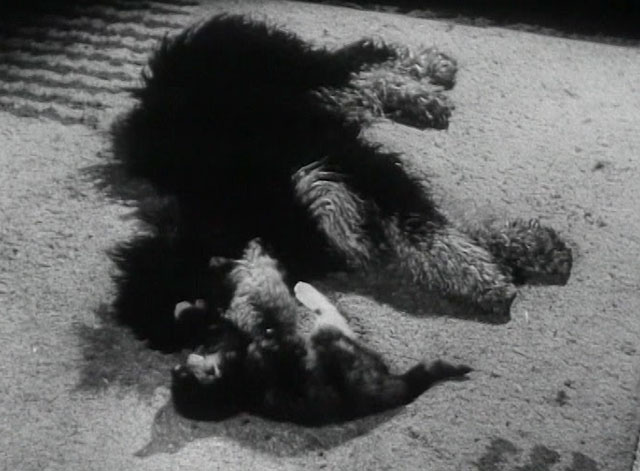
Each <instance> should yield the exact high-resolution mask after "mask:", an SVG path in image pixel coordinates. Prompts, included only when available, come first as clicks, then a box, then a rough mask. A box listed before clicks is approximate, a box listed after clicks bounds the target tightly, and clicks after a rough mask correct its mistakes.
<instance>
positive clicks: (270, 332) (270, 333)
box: [264, 327, 276, 338]
mask: <svg viewBox="0 0 640 471" xmlns="http://www.w3.org/2000/svg"><path fill="white" fill-rule="evenodd" d="M275 334H276V331H275V329H272V328H271V327H269V328H268V329H266V330H265V331H264V335H265V337H267V338H271V337H273V336H274V335H275Z"/></svg>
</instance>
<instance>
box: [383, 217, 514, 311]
mask: <svg viewBox="0 0 640 471" xmlns="http://www.w3.org/2000/svg"><path fill="white" fill-rule="evenodd" d="M384 230H385V231H386V234H387V239H388V241H389V242H388V243H389V250H390V251H391V253H392V262H391V268H392V270H394V271H397V272H400V273H402V274H405V275H409V277H410V279H411V280H412V281H413V282H416V283H419V284H422V285H424V286H425V287H426V288H427V289H429V290H432V291H434V292H437V293H441V294H443V295H445V296H447V297H451V298H454V299H455V298H457V299H461V300H464V301H467V302H470V303H472V304H474V305H477V306H479V307H480V308H481V309H482V310H483V311H485V312H487V313H490V314H495V315H499V316H501V317H508V316H509V311H510V307H511V304H512V303H513V300H514V299H515V296H516V288H515V286H514V285H513V283H512V282H511V278H510V276H509V275H508V274H507V273H505V272H504V271H503V270H502V268H501V267H500V266H499V264H497V263H496V261H495V259H494V257H493V256H492V255H491V254H490V253H489V252H488V251H487V250H486V249H484V248H483V247H480V246H479V245H477V244H476V243H475V241H473V240H472V239H471V238H470V237H468V236H467V235H465V234H463V233H462V232H460V231H458V230H457V229H455V228H453V227H451V226H449V225H444V226H434V227H431V228H429V227H427V228H426V229H424V230H423V233H422V234H413V233H412V234H407V233H406V232H405V231H402V230H400V228H399V225H398V223H397V221H395V222H393V221H392V222H389V223H387V224H385V225H384Z"/></svg>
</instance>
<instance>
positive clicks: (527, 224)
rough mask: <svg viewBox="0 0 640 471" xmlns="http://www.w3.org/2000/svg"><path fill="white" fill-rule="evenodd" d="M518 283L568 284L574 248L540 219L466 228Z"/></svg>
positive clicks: (493, 223)
mask: <svg viewBox="0 0 640 471" xmlns="http://www.w3.org/2000/svg"><path fill="white" fill-rule="evenodd" d="M465 232H467V233H468V234H469V235H470V236H471V237H473V238H474V239H475V240H476V241H477V242H478V244H479V245H481V246H483V247H485V248H486V249H487V250H488V251H489V252H491V254H492V255H493V257H494V258H495V259H496V260H497V261H498V263H500V265H502V266H503V267H504V268H505V269H506V270H508V271H510V273H511V275H512V277H513V280H514V282H515V283H518V284H524V283H527V284H545V285H554V284H555V285H564V284H566V283H567V281H568V280H569V277H570V276H571V268H572V265H573V255H572V251H571V247H569V246H568V245H567V243H566V242H565V241H564V240H562V239H561V238H560V236H559V235H558V233H557V232H556V231H555V230H554V229H552V228H551V227H548V226H544V225H542V224H540V222H539V221H538V220H536V219H532V220H524V219H516V220H511V221H506V222H492V223H487V224H482V225H480V224H479V225H475V226H472V227H469V228H467V227H465Z"/></svg>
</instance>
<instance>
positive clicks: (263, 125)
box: [114, 16, 571, 349]
mask: <svg viewBox="0 0 640 471" xmlns="http://www.w3.org/2000/svg"><path fill="white" fill-rule="evenodd" d="M455 72H456V63H455V61H454V60H453V59H451V58H449V57H448V56H446V55H445V54H442V53H440V52H438V51H437V50H435V49H433V48H428V49H423V50H421V51H417V52H414V51H411V50H409V49H407V48H401V47H393V46H390V45H388V44H386V43H384V42H382V41H373V40H362V41H359V42H356V43H353V44H350V45H348V46H346V47H343V48H341V49H337V50H328V49H322V48H313V47H311V46H310V45H308V44H306V43H305V42H303V41H302V40H301V39H299V38H298V37H296V36H294V35H293V34H290V33H287V32H285V31H282V30H279V29H276V28H273V27H272V26H270V25H267V24H264V23H259V22H254V21H251V20H249V19H247V18H243V17H238V16H218V17H214V18H212V19H210V20H208V21H207V22H205V23H203V24H200V25H197V26H195V27H193V28H190V29H188V30H186V31H184V32H182V33H180V34H178V35H177V36H175V37H173V38H170V39H166V40H164V41H163V42H162V44H161V46H160V48H159V49H158V50H157V51H156V52H155V54H154V55H153V57H152V58H151V61H150V63H149V66H148V68H147V69H146V70H145V72H144V77H143V78H144V86H143V87H142V88H140V89H139V90H138V91H137V92H136V94H135V95H136V98H137V104H136V105H135V107H134V108H133V109H132V110H131V111H130V112H129V113H128V114H127V115H126V116H125V117H123V118H122V119H121V120H120V121H119V122H117V124H116V125H115V127H114V142H115V146H114V148H115V155H116V158H117V159H119V161H120V162H121V163H122V164H123V165H124V166H125V168H126V169H127V171H128V172H129V174H131V175H133V176H136V177H142V178H144V179H147V180H148V181H150V182H151V183H152V185H153V186H154V188H155V189H156V190H157V191H158V193H159V194H160V195H163V196H165V197H166V198H165V199H164V200H163V201H166V202H167V204H166V205H164V206H161V207H160V210H159V211H147V212H143V216H142V217H143V219H144V220H145V221H146V222H149V223H150V225H151V227H152V228H153V231H152V234H151V235H149V236H147V237H146V238H141V239H138V240H137V241H134V242H133V243H132V244H130V245H128V246H124V247H121V248H120V249H119V251H118V253H117V260H118V263H119V266H120V268H121V271H122V275H121V276H120V278H119V294H118V299H117V300H116V303H115V307H116V309H117V311H118V312H119V313H120V315H121V317H122V318H123V319H124V320H125V321H126V322H128V323H129V324H131V325H133V326H134V328H135V329H136V331H137V332H138V333H139V334H140V335H141V336H143V337H145V338H147V339H149V340H150V341H151V343H152V345H154V346H158V347H161V348H165V349H175V348H177V347H179V346H182V345H184V344H185V343H189V342H193V343H198V341H199V339H198V335H197V333H198V332H201V331H202V330H201V329H198V328H196V329H187V330H181V328H180V326H175V325H173V316H172V312H173V306H174V305H175V304H176V303H177V302H178V301H181V300H184V299H196V298H205V299H206V301H207V304H208V305H211V306H219V307H222V308H224V307H225V306H226V304H228V302H229V300H230V296H231V295H230V293H229V292H228V291H225V290H222V289H212V286H214V285H216V282H215V280H213V279H212V278H215V277H219V276H222V277H224V275H225V273H224V270H221V273H216V271H215V270H214V271H213V272H212V271H211V270H209V269H208V266H207V265H208V260H209V259H210V258H211V257H215V256H218V257H230V258H239V257H240V254H241V253H242V250H243V249H244V247H245V245H246V243H247V241H249V240H251V239H254V238H256V237H259V238H261V240H262V241H263V242H264V244H265V246H267V247H269V250H270V252H271V253H272V254H273V255H274V257H275V258H276V259H277V260H279V262H280V263H281V264H282V265H283V266H284V267H285V268H286V270H287V271H288V272H289V274H290V275H291V277H292V279H293V280H296V279H301V278H312V277H314V276H318V275H321V274H324V273H327V272H329V271H331V270H337V269H339V270H352V272H353V273H361V274H370V273H375V272H380V273H386V274H388V276H390V277H393V278H395V279H398V280H404V281H403V282H404V283H406V284H412V285H414V286H415V289H416V290H428V291H432V292H436V293H439V294H441V295H443V296H445V297H448V298H451V299H458V300H462V301H465V302H468V303H471V304H473V305H475V306H477V307H478V308H479V309H480V310H481V311H485V312H489V313H494V314H498V315H501V316H507V317H508V315H509V310H510V305H511V303H512V301H513V299H514V297H515V294H516V289H515V286H514V283H520V282H527V281H529V280H530V279H532V278H535V277H540V278H542V279H545V278H546V279H547V280H549V279H553V281H552V282H559V283H564V282H566V280H567V278H568V276H569V272H570V269H571V251H570V249H569V248H568V247H567V246H566V244H565V243H564V242H563V241H562V240H560V238H559V237H558V236H557V234H556V233H555V232H554V231H553V230H552V229H550V228H547V227H544V226H541V225H539V224H537V223H535V222H533V223H530V222H525V221H514V222H511V223H508V224H505V225H499V226H495V227H487V228H481V229H477V230H473V231H463V230H461V229H459V228H456V227H454V226H453V225H452V224H451V223H450V222H449V221H448V220H447V218H446V217H445V216H444V215H443V214H442V213H441V211H439V210H438V208H437V207H436V206H435V204H434V202H433V200H432V198H431V196H430V194H429V191H428V188H427V187H426V186H425V184H424V183H423V182H421V181H418V180H416V179H415V178H413V177H412V176H410V175H409V174H408V173H407V172H406V171H405V169H404V167H403V164H402V161H401V159H400V158H399V156H398V155H397V154H395V153H393V152H388V151H384V150H382V149H381V148H380V146H378V145H375V144H372V143H370V142H367V141H365V140H364V139H363V138H362V137H361V130H362V126H363V125H366V124H367V123H368V122H370V120H372V119H376V118H381V117H386V118H389V119H393V120H396V121H398V122H402V123H406V124H410V125H413V126H416V127H420V128H424V127H437V128H443V127H446V126H447V125H448V122H449V118H450V113H451V109H452V106H451V103H450V102H449V100H448V99H447V98H446V96H445V94H444V90H445V89H447V88H450V87H452V86H453V84H454V83H455ZM167 214H170V215H171V217H168V216H167ZM549 277H551V278H549ZM218 281H219V279H218ZM187 324H188V323H187Z"/></svg>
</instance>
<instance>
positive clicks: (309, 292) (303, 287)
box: [293, 281, 355, 338]
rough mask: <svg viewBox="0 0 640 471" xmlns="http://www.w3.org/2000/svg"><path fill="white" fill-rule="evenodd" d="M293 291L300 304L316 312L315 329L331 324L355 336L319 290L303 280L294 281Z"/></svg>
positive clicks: (338, 312) (347, 334) (345, 333)
mask: <svg viewBox="0 0 640 471" xmlns="http://www.w3.org/2000/svg"><path fill="white" fill-rule="evenodd" d="M293 291H294V293H295V295H296V299H297V300H298V301H300V303H301V304H302V305H304V306H305V307H307V308H308V309H310V310H312V311H313V312H315V313H317V314H318V317H317V318H316V321H315V329H316V330H317V329H319V328H321V327H324V326H331V327H334V328H336V329H338V330H339V331H340V332H342V333H343V334H344V335H345V336H347V337H349V338H355V334H354V333H353V331H352V330H351V329H350V328H349V324H348V323H347V320H346V319H345V318H344V316H343V315H342V314H340V311H338V309H337V308H336V307H335V306H334V305H333V304H332V303H331V301H329V299H327V297H326V296H325V295H323V294H322V293H321V292H320V291H318V290H317V289H315V288H314V287H313V286H311V285H310V284H309V283H305V282H303V281H299V282H298V283H296V285H295V286H294V288H293Z"/></svg>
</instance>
